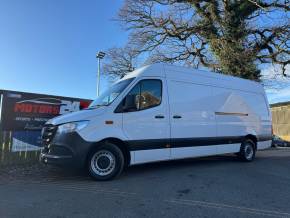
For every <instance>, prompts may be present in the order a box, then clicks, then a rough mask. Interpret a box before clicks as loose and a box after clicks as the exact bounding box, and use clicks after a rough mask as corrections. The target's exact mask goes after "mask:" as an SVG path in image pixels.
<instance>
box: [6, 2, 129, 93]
mask: <svg viewBox="0 0 290 218" xmlns="http://www.w3.org/2000/svg"><path fill="white" fill-rule="evenodd" d="M121 5H122V1H121V0H109V1H108V0H86V1H81V0H25V1H23V0H0V89H8V90H17V91H27V92H36V93H44V94H55V95H61V96H70V97H81V98H95V97H96V79H97V77H96V72H97V61H96V52H97V51H99V50H106V49H108V48H111V47H114V46H122V45H123V44H124V43H125V42H126V40H127V33H126V32H125V31H123V29H122V28H121V27H120V25H119V23H117V22H116V21H113V20H112V19H113V18H114V17H116V15H117V13H118V10H119V8H120V7H121ZM106 86H107V82H106V81H105V80H103V81H102V86H101V89H102V90H103V89H104V88H105V87H106Z"/></svg>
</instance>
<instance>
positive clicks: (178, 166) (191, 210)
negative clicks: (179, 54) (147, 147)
mask: <svg viewBox="0 0 290 218" xmlns="http://www.w3.org/2000/svg"><path fill="white" fill-rule="evenodd" d="M0 217H1V218H10V217H17V218H18V217H25V218H26V217H27V218H28V217H29V218H34V217H37V218H38V217H58V218H63V217H70V218H71V217H126V218H127V217H134V218H136V217H215V218H216V217H289V218H290V149H289V148H288V149H287V148H283V149H270V150H266V151H258V153H257V157H256V160H255V161H254V162H251V163H244V162H241V161H239V160H238V159H237V158H236V157H235V156H234V155H226V156H215V157H207V158H198V159H188V160H181V161H172V162H160V163H152V164H145V165H139V166H133V167H129V168H128V169H127V170H126V171H125V172H124V173H123V174H122V175H121V176H120V177H119V178H117V179H116V180H113V181H109V182H95V181H93V180H91V179H90V178H89V177H88V176H87V175H86V174H85V173H83V172H80V171H73V170H67V169H60V168H53V167H49V166H44V165H30V166H14V167H6V168H2V169H0Z"/></svg>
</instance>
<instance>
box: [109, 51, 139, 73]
mask: <svg viewBox="0 0 290 218" xmlns="http://www.w3.org/2000/svg"><path fill="white" fill-rule="evenodd" d="M138 54H139V52H138V51H136V50H134V49H132V48H131V47H129V46H126V47H124V48H112V49H110V50H108V51H107V55H106V59H105V63H104V65H103V71H104V72H105V73H107V74H108V75H110V76H112V77H121V78H122V77H123V76H125V75H126V74H127V73H129V72H131V71H133V70H134V69H135V68H136V67H137V56H138Z"/></svg>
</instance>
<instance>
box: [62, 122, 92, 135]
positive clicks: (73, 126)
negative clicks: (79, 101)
mask: <svg viewBox="0 0 290 218" xmlns="http://www.w3.org/2000/svg"><path fill="white" fill-rule="evenodd" d="M88 123H89V121H87V120H86V121H78V122H71V123H65V124H61V125H59V126H58V128H57V132H58V133H70V132H74V131H78V130H81V129H83V128H85V127H86V126H87V125H88Z"/></svg>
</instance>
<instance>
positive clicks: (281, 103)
mask: <svg viewBox="0 0 290 218" xmlns="http://www.w3.org/2000/svg"><path fill="white" fill-rule="evenodd" d="M287 105H290V101H285V102H278V103H274V104H270V107H281V106H287Z"/></svg>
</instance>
